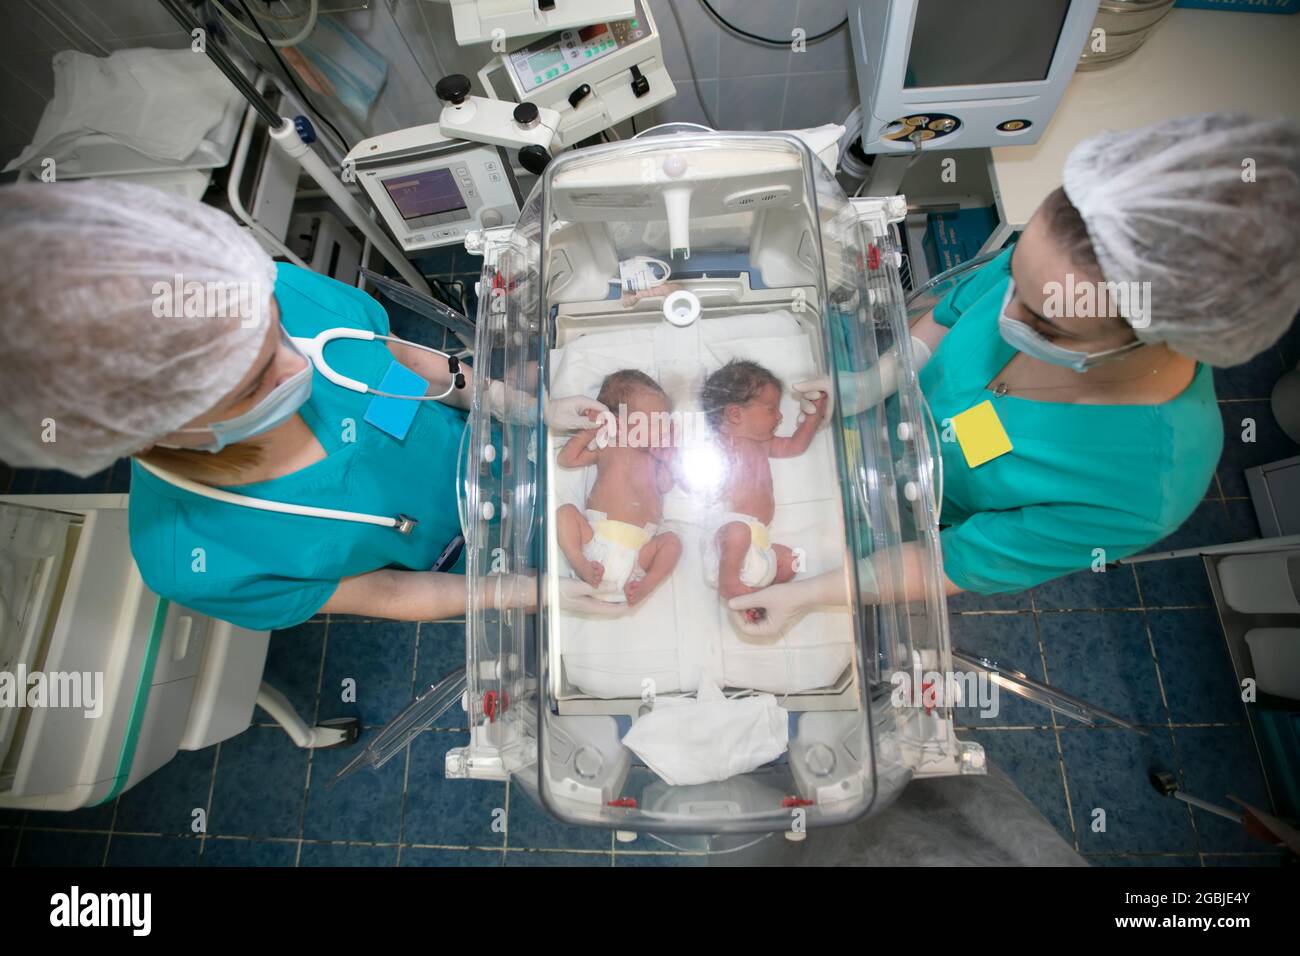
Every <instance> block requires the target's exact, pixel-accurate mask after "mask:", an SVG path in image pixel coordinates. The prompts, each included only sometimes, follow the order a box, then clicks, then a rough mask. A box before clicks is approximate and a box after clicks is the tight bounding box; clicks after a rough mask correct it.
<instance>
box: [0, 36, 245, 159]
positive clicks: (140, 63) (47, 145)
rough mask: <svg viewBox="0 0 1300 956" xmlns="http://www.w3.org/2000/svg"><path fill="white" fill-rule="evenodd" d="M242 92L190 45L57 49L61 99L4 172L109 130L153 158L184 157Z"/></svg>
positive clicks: (56, 155) (58, 155)
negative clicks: (104, 52)
mask: <svg viewBox="0 0 1300 956" xmlns="http://www.w3.org/2000/svg"><path fill="white" fill-rule="evenodd" d="M238 95H239V94H238V93H237V92H236V91H235V89H234V87H232V86H231V85H230V81H229V80H227V79H226V78H225V77H224V76H222V74H221V71H220V70H218V69H217V68H216V67H215V66H213V65H212V64H211V63H209V62H208V58H207V57H206V56H203V55H202V54H199V53H192V52H190V51H189V50H154V49H137V50H118V51H117V52H115V53H111V54H109V55H108V56H107V57H95V56H90V55H89V54H86V53H78V52H77V51H75V50H64V51H62V52H60V53H56V54H54V98H53V99H51V100H50V102H49V103H48V104H46V107H45V113H44V114H43V115H42V116H41V122H40V124H39V125H38V126H37V127H36V133H35V135H34V136H33V137H32V142H31V145H29V146H28V147H27V148H26V149H25V150H23V151H22V153H21V154H20V155H19V156H18V158H17V159H15V160H13V161H11V162H10V163H9V165H7V166H6V167H5V170H4V171H5V172H10V171H11V170H14V169H18V168H20V167H23V166H26V165H27V164H28V163H30V162H31V161H32V160H37V159H39V160H43V159H45V158H47V157H49V158H52V159H54V160H56V161H58V160H62V159H66V158H67V157H68V156H69V155H71V153H72V152H73V150H74V148H75V145H76V143H77V141H78V140H80V139H81V138H82V137H83V136H85V135H86V134H88V133H103V134H104V135H106V136H111V137H112V138H113V139H115V140H117V142H119V143H121V144H122V145H123V146H127V147H129V148H131V149H133V150H135V151H136V152H138V153H142V154H144V155H145V156H148V157H150V158H152V159H157V160H163V161H167V162H180V161H181V160H183V159H185V158H186V157H188V156H189V155H190V154H191V153H193V152H194V151H195V150H196V149H198V147H199V145H200V144H201V143H202V142H203V138H204V136H205V135H206V134H207V132H208V131H209V130H211V129H212V128H213V127H214V126H216V125H217V124H218V123H219V122H221V117H222V115H223V114H224V113H225V110H226V107H227V105H228V104H229V103H230V101H231V99H232V98H233V97H236V96H238Z"/></svg>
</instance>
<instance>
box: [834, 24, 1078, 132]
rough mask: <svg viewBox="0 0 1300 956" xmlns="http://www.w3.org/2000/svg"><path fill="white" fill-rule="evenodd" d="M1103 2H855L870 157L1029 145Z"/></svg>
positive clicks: (856, 40)
mask: <svg viewBox="0 0 1300 956" xmlns="http://www.w3.org/2000/svg"><path fill="white" fill-rule="evenodd" d="M1098 2H1099V0H849V4H848V14H849V32H850V34H851V36H852V38H853V56H854V59H855V60H856V64H857V73H858V89H859V93H860V95H861V99H862V114H863V121H862V148H863V151H864V152H868V153H886V154H888V153H910V152H913V151H914V150H915V149H916V146H917V145H918V144H919V145H920V146H921V147H922V148H924V149H969V148H972V147H991V146H1014V145H1028V144H1030V143H1034V142H1037V141H1038V137H1039V136H1040V135H1041V134H1042V132H1043V130H1044V129H1046V127H1047V123H1048V121H1049V120H1050V119H1051V118H1052V114H1053V113H1054V112H1055V111H1056V107H1057V104H1058V103H1060V101H1061V97H1062V95H1063V94H1064V93H1065V87H1066V84H1067V83H1069V81H1070V77H1071V76H1073V75H1074V69H1075V66H1076V65H1077V63H1078V60H1079V53H1080V51H1081V50H1082V49H1083V46H1084V43H1085V42H1086V41H1087V39H1088V31H1089V30H1090V29H1091V27H1092V22H1093V18H1094V17H1095V16H1096V14H1097V5H1098Z"/></svg>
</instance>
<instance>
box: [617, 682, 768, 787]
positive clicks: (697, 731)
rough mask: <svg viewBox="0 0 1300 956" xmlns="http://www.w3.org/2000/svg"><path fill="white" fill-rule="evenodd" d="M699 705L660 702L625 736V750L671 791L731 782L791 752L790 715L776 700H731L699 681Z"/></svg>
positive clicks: (712, 685)
mask: <svg viewBox="0 0 1300 956" xmlns="http://www.w3.org/2000/svg"><path fill="white" fill-rule="evenodd" d="M699 686H700V689H699V692H698V693H697V694H696V697H695V699H694V700H691V699H689V698H682V697H660V698H657V699H656V700H655V706H654V710H652V711H650V713H648V714H646V715H645V716H644V717H642V718H640V719H639V720H638V721H637V722H636V723H635V724H633V725H632V729H631V730H629V731H628V732H627V733H626V734H624V735H623V746H625V747H627V748H628V749H629V750H631V751H632V752H633V753H634V754H636V755H637V756H638V757H640V758H641V759H642V760H644V761H645V764H646V766H647V767H649V768H650V769H651V770H653V771H654V772H655V773H656V774H658V775H659V777H660V778H662V779H663V781H664V782H665V783H667V784H669V785H670V786H674V787H685V786H691V785H692V784H697V783H713V782H714V781H717V780H727V779H728V778H730V777H734V776H736V775H737V774H742V773H748V772H749V771H751V770H755V769H757V768H758V767H761V766H763V764H765V763H769V762H771V761H773V760H775V759H777V758H778V757H780V756H781V754H783V753H785V752H786V749H787V748H788V747H789V745H790V719H789V712H788V711H786V710H785V709H784V708H783V707H779V706H778V705H777V703H776V698H775V697H773V696H772V695H771V694H754V695H753V696H751V697H739V698H736V699H733V700H728V699H727V698H726V697H724V696H723V694H722V691H721V690H720V689H719V688H718V685H717V684H716V683H715V682H714V681H713V679H712V678H711V677H709V676H707V675H701V676H700V683H699Z"/></svg>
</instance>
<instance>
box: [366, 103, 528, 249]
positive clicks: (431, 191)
mask: <svg viewBox="0 0 1300 956" xmlns="http://www.w3.org/2000/svg"><path fill="white" fill-rule="evenodd" d="M349 163H351V164H352V167H353V174H354V175H355V177H356V180H357V181H358V182H359V183H360V184H361V186H362V188H363V189H365V191H366V195H367V196H369V198H370V201H371V202H372V203H374V205H375V208H376V209H378V210H379V212H380V214H381V215H382V216H383V217H384V222H385V223H386V224H387V225H388V228H389V229H390V230H391V231H392V233H393V235H394V236H395V237H396V239H397V241H398V242H399V243H400V244H401V246H402V248H403V249H404V250H406V251H407V252H412V251H415V250H419V249H430V248H435V247H438V246H447V245H453V244H456V243H460V242H463V241H464V240H465V236H466V235H467V234H468V233H469V232H471V231H473V230H475V229H490V228H493V227H495V226H502V225H509V224H510V223H512V222H514V221H515V219H516V218H518V216H519V206H520V202H521V197H520V194H519V187H518V185H517V184H516V183H515V179H514V173H513V171H512V169H511V166H510V162H509V160H508V159H507V157H506V154H505V151H504V150H503V149H501V148H500V147H497V146H489V145H486V144H482V143H468V142H465V141H463V140H452V139H447V138H445V137H443V136H442V135H441V134H440V133H439V132H438V126H437V125H436V124H434V125H430V126H425V127H419V126H417V127H413V128H411V129H405V130H397V131H396V132H393V133H386V134H384V135H383V136H376V137H374V138H373V139H368V140H365V141H363V142H361V143H359V144H358V145H357V146H356V148H355V149H353V150H352V152H351V153H349V154H348V156H347V157H346V159H345V160H344V166H345V169H346V167H347V166H348V164H349Z"/></svg>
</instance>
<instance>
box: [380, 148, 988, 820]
mask: <svg viewBox="0 0 1300 956" xmlns="http://www.w3.org/2000/svg"><path fill="white" fill-rule="evenodd" d="M656 134H657V135H656ZM905 212H906V209H905V204H904V202H903V201H902V198H901V197H889V198H871V199H855V200H850V199H848V198H847V197H846V196H845V195H844V193H843V191H842V190H841V189H840V187H839V186H838V184H837V183H836V181H835V179H834V177H833V176H832V175H831V174H830V172H829V171H828V170H827V169H826V168H825V166H824V165H823V164H822V163H821V162H820V161H819V160H818V159H817V157H816V156H815V155H814V154H813V153H812V152H811V151H810V150H809V148H808V147H807V146H806V145H805V144H804V143H803V141H801V140H800V139H798V138H796V137H795V136H792V135H787V134H772V133H762V134H759V133H752V134H751V133H715V132H702V131H695V130H690V129H686V128H677V129H670V130H669V131H668V132H662V131H660V130H656V131H653V134H652V135H645V134H643V135H642V136H641V137H638V138H636V139H633V140H630V141H624V142H619V143H613V144H610V145H606V146H599V147H594V148H590V149H584V150H580V151H576V152H572V153H567V154H563V155H561V156H559V157H558V158H557V159H555V160H554V161H553V162H551V163H550V165H549V166H548V167H547V169H546V170H545V173H544V175H543V176H542V178H541V180H540V181H539V183H538V185H537V187H536V188H535V189H534V190H533V192H532V194H531V196H530V198H529V199H528V201H527V203H526V205H525V207H524V209H523V211H522V213H521V215H520V217H519V220H518V222H517V223H516V224H515V225H514V226H512V227H505V228H500V229H493V230H487V231H485V232H484V233H482V234H480V235H479V236H478V237H476V239H475V240H474V242H475V244H476V246H477V248H476V249H475V251H481V252H482V253H483V255H484V269H483V274H482V281H481V288H480V295H479V312H478V317H477V338H476V342H475V349H474V359H473V362H474V371H475V378H474V396H473V411H472V413H471V417H470V426H469V428H468V430H467V432H466V436H467V437H466V439H465V442H466V445H467V448H466V449H465V451H464V453H463V454H462V456H461V468H462V469H463V474H462V475H461V476H460V484H461V486H462V489H463V496H462V497H463V500H462V522H463V524H464V526H465V532H466V541H467V544H466V548H467V558H466V561H467V575H468V589H469V611H468V612H467V615H466V626H467V643H468V647H467V660H466V669H465V673H464V675H454V676H449V678H448V679H447V680H446V681H444V682H443V684H442V685H438V686H435V687H432V688H430V689H429V691H428V692H426V694H425V695H423V696H422V697H421V698H419V699H417V701H416V702H415V703H414V704H413V705H412V706H411V708H409V709H408V711H406V712H405V713H404V714H403V715H401V717H399V719H398V720H397V721H396V722H394V724H392V725H390V726H389V728H387V729H386V730H385V731H384V733H383V734H381V735H380V737H379V739H378V740H377V741H376V742H375V743H374V744H372V745H371V748H369V750H368V753H367V755H363V756H364V757H365V759H366V760H369V761H370V762H372V763H373V762H382V761H383V760H384V759H386V756H387V755H391V753H393V752H395V751H396V750H397V749H398V748H399V747H401V746H404V745H405V744H406V743H407V742H408V741H409V740H410V738H411V737H412V736H413V735H414V734H415V733H418V732H419V731H420V730H421V729H423V728H424V727H427V726H428V725H429V724H430V723H431V722H432V720H433V719H434V716H435V715H436V714H437V713H440V712H441V711H442V710H444V709H445V708H446V707H448V706H451V705H454V704H455V703H459V704H461V706H463V707H464V708H465V710H466V720H467V723H468V725H469V726H470V728H471V730H470V738H469V743H468V745H467V746H465V747H462V748H459V749H454V750H452V751H450V752H449V753H448V754H447V758H446V766H445V768H427V770H426V772H437V771H438V770H444V771H445V773H446V774H447V776H448V777H451V778H478V779H497V780H501V779H506V778H507V777H509V778H511V779H513V780H514V781H515V782H517V783H518V784H520V785H521V786H522V787H523V788H524V789H525V790H527V791H528V792H529V793H530V794H531V795H533V796H534V797H535V798H536V799H537V800H538V801H539V802H540V803H541V804H542V806H544V807H545V808H546V809H547V810H549V811H550V812H551V813H552V814H553V815H555V816H556V817H558V818H560V819H561V820H564V821H566V822H568V823H573V824H584V825H591V826H600V827H606V828H611V829H615V830H618V831H620V832H621V833H622V834H623V835H624V836H626V835H627V834H630V833H635V832H647V833H663V834H670V833H674V832H677V833H683V832H685V833H707V834H719V833H737V832H762V831H768V832H780V831H784V832H786V833H789V834H795V835H797V834H798V833H800V832H802V831H803V830H804V829H805V828H808V827H813V826H818V825H827V824H836V823H844V822H848V821H851V820H853V819H856V818H858V817H861V816H862V815H864V814H867V813H872V812H876V811H879V810H880V809H882V808H883V807H885V806H886V805H888V804H889V802H890V801H891V800H892V799H893V798H894V797H895V796H896V795H897V794H898V793H899V792H900V791H901V790H902V788H903V787H905V786H906V785H907V784H908V782H909V781H911V780H912V779H915V778H920V777H928V776H940V775H950V774H959V773H979V772H982V771H983V767H984V758H983V752H982V750H981V748H980V747H979V746H978V745H976V744H972V743H966V742H962V741H959V740H957V738H956V736H955V734H954V729H953V720H952V710H951V707H952V704H953V701H952V700H951V699H948V698H947V697H946V696H945V695H942V694H941V695H938V696H936V695H934V694H933V693H932V692H930V691H931V690H932V685H933V683H934V682H935V681H938V680H941V678H940V677H939V675H943V674H949V673H951V671H952V664H951V659H950V657H951V652H950V648H949V640H948V629H947V617H946V610H945V603H944V598H943V592H942V583H941V582H942V580H943V576H942V572H941V566H940V557H939V541H938V515H937V509H936V505H935V501H936V500H937V498H938V494H937V491H938V489H937V488H936V487H935V485H936V484H937V482H938V481H939V480H940V479H939V476H938V475H937V474H936V473H935V472H934V470H933V467H932V464H931V463H932V461H933V457H932V455H933V449H935V448H936V447H937V446H936V442H937V440H938V437H939V436H938V435H937V433H936V431H935V427H934V423H933V421H931V420H930V418H929V415H928V410H927V409H926V406H925V403H924V401H923V399H922V398H921V395H920V392H919V389H918V385H917V379H916V374H915V371H914V369H913V367H912V364H911V357H910V354H911V353H910V351H909V350H908V346H907V342H908V338H909V336H908V333H907V314H906V308H905V305H904V299H903V289H902V284H901V281H900V256H899V252H898V245H897V242H896V234H895V231H894V224H895V223H897V222H899V221H901V219H902V217H903V215H904V214H905ZM891 349H896V351H897V370H898V371H897V381H898V387H897V392H896V394H894V395H893V396H892V397H890V398H889V399H888V400H887V401H883V402H879V403H877V404H875V405H874V406H873V407H870V408H868V409H867V410H866V411H865V412H861V413H858V414H849V415H846V414H845V412H846V411H848V412H853V411H855V410H856V408H855V407H854V403H853V402H851V401H850V402H847V403H846V402H844V401H842V400H841V399H842V398H843V397H844V396H840V395H837V394H835V391H836V390H835V388H834V387H833V388H832V389H831V398H832V401H831V402H830V407H829V409H828V411H829V415H828V420H827V421H826V422H825V423H824V424H823V425H822V426H821V427H819V428H818V429H817V430H816V432H815V434H813V436H812V439H811V442H810V443H809V444H808V445H807V448H806V450H804V451H802V453H800V454H796V455H792V456H790V457H784V458H773V459H772V460H771V461H770V466H771V490H772V496H773V499H774V501H775V510H774V516H773V518H772V520H771V522H770V525H769V526H768V527H766V528H763V527H762V525H761V524H756V525H755V526H754V527H753V528H752V529H751V534H752V538H753V541H754V543H756V544H757V543H762V544H764V545H770V546H773V547H774V546H775V545H778V544H779V545H781V546H783V547H784V548H787V549H789V554H790V556H791V561H792V565H793V572H794V575H795V580H796V581H798V580H801V579H806V578H809V577H811V576H815V575H820V574H824V573H827V572H832V573H834V572H837V571H838V572H839V573H841V574H842V575H843V577H844V591H845V597H844V603H843V604H841V605H838V606H836V605H833V604H830V605H819V606H814V607H808V608H806V609H803V610H802V612H801V613H800V614H798V615H797V616H794V617H792V618H791V619H790V620H789V621H788V622H786V625H785V627H784V629H783V630H782V631H781V632H780V633H779V634H776V635H766V636H758V635H755V634H753V633H748V632H747V631H746V629H745V627H744V621H745V616H744V613H743V612H738V611H733V610H730V609H729V608H728V606H727V604H726V602H725V600H724V599H723V597H722V596H721V595H720V592H719V589H718V586H717V584H716V579H717V568H716V567H710V566H709V564H710V562H713V561H716V560H717V557H716V552H717V548H716V541H715V540H714V535H715V534H716V532H717V527H718V523H719V520H720V519H721V518H722V517H723V515H724V513H725V512H726V511H728V509H727V508H726V506H725V487H726V486H727V482H728V480H729V478H730V477H733V476H728V475H727V474H726V467H727V465H726V462H727V459H726V458H725V457H724V456H720V455H719V454H718V452H717V437H718V436H717V435H716V434H715V433H714V432H715V429H714V427H713V425H711V424H710V422H709V420H708V416H707V415H705V414H704V409H703V408H702V405H701V388H702V386H703V384H704V381H705V379H706V377H707V376H709V375H710V374H711V373H713V372H715V371H716V370H718V369H719V368H721V367H722V366H724V365H726V364H727V363H728V362H731V361H733V360H747V361H749V362H753V363H756V364H757V365H758V366H761V367H762V368H763V369H766V370H767V371H769V372H770V373H771V374H772V375H773V376H775V378H776V379H778V380H779V381H780V383H781V393H780V394H781V398H780V412H781V416H782V423H781V424H780V426H779V427H778V428H777V429H776V434H777V435H778V436H790V435H791V434H792V433H794V432H795V430H796V428H797V427H799V419H800V403H799V396H798V395H796V394H795V393H794V392H793V391H792V386H793V385H794V384H795V383H800V382H806V381H809V380H813V379H817V378H819V377H823V376H829V377H830V381H831V382H832V383H836V382H838V383H847V381H848V380H849V379H853V380H855V381H856V382H857V385H856V387H857V388H861V382H862V377H861V373H863V372H867V373H868V374H871V372H870V370H873V369H876V368H877V367H878V362H879V359H880V357H881V356H882V355H883V354H885V353H887V352H889V351H890V350H891ZM887 364H888V363H887ZM626 369H634V370H637V371H639V372H642V373H644V374H645V375H647V376H649V377H650V378H651V379H653V381H654V382H655V383H657V384H658V386H659V387H660V388H661V389H662V392H663V394H664V395H665V396H666V397H667V400H668V402H669V403H670V406H671V414H670V416H669V419H668V420H669V421H670V423H671V424H670V426H669V427H667V428H664V429H663V430H662V435H661V436H660V444H662V445H665V446H671V448H672V452H671V456H672V458H673V460H674V461H675V465H674V469H675V470H674V472H673V474H674V475H675V479H674V480H672V481H671V482H670V484H671V490H668V491H667V492H665V493H664V494H663V498H662V519H661V521H660V522H658V524H657V528H656V529H655V530H656V531H660V532H661V531H671V532H672V533H673V534H674V535H676V537H677V539H678V540H679V541H680V545H681V548H680V556H679V557H678V558H677V559H676V563H675V565H674V566H673V567H672V570H671V571H670V572H669V573H668V575H667V576H666V577H665V578H664V579H663V580H662V581H661V582H659V583H658V584H657V586H656V587H654V588H653V589H652V590H651V591H650V592H649V593H648V594H647V595H645V596H644V597H643V599H640V600H638V601H636V602H635V603H634V604H633V605H631V606H629V605H628V603H627V602H626V601H625V600H624V601H621V602H620V598H619V596H618V595H615V596H614V598H613V600H612V601H611V600H610V597H609V595H608V594H606V595H604V596H603V597H604V606H600V604H601V597H600V596H593V595H592V593H591V589H590V588H589V587H585V586H584V585H583V584H582V582H581V581H579V580H578V578H577V577H576V576H575V570H574V568H573V567H572V566H571V565H570V563H569V561H568V560H567V559H566V557H565V553H564V551H563V550H562V549H561V547H560V542H559V538H558V536H557V525H558V523H559V522H558V521H557V514H558V513H559V512H560V510H561V509H562V508H563V507H564V506H566V505H573V506H574V507H575V508H576V509H577V510H578V511H579V512H581V511H583V509H584V508H586V506H587V500H588V497H589V495H590V493H591V488H592V485H593V482H594V480H595V477H596V472H597V468H596V466H593V465H588V466H584V467H564V466H562V465H561V463H560V461H559V454H560V452H561V450H562V449H563V448H564V446H565V445H566V443H567V442H569V441H570V440H571V439H572V436H573V435H574V432H572V431H568V430H563V429H561V428H560V427H558V424H557V421H556V420H555V418H554V416H552V415H550V414H549V413H548V408H550V407H551V406H552V405H553V404H554V403H556V402H557V400H562V399H565V398H569V397H573V396H585V397H586V398H588V399H594V398H595V397H596V396H597V394H598V393H599V391H600V388H601V384H602V382H603V381H604V380H605V379H606V377H607V376H609V375H610V374H611V373H614V372H617V371H620V370H626ZM842 387H847V385H844V386H842ZM614 412H616V410H615V409H611V413H614ZM623 427H624V426H620V429H622V428H623ZM652 428H653V426H652ZM623 434H624V432H623V431H622V430H620V431H619V432H618V435H620V436H621V435H623ZM609 435H610V436H612V435H614V432H613V431H611V432H609ZM664 436H668V437H667V438H666V439H665V438H664ZM602 440H603V439H602ZM760 538H762V539H764V540H762V541H761V542H760V541H759V539H760ZM639 540H640V539H638V541H639ZM906 542H911V543H913V547H912V548H911V549H910V551H911V553H912V554H913V555H916V554H920V555H921V556H922V557H921V560H920V561H919V562H917V561H915V560H913V561H910V562H908V565H907V567H906V568H904V566H903V564H902V562H898V561H894V562H888V561H886V562H885V563H884V564H883V571H882V570H881V569H882V564H881V562H879V561H877V562H876V568H877V577H878V578H883V580H878V581H876V582H874V587H875V588H877V589H879V590H881V591H884V592H887V593H896V594H902V593H903V592H904V585H905V583H906V585H907V587H906V591H907V595H908V596H909V597H912V598H914V599H913V600H911V601H888V602H882V603H876V602H874V600H869V601H867V602H866V603H864V602H863V601H862V600H861V597H862V595H863V594H864V593H874V592H873V591H870V589H869V588H868V586H867V583H866V582H865V581H863V580H860V577H859V575H860V573H861V571H860V561H861V559H864V558H867V557H869V556H871V555H873V554H881V553H892V552H891V549H893V550H896V549H898V548H899V547H900V546H901V545H903V544H904V543H906ZM711 544H713V545H714V547H712V548H711V547H710V545H711ZM905 571H906V573H907V574H908V575H909V576H910V580H908V581H907V582H904V573H905ZM534 591H535V593H536V610H535V611H534V610H532V609H531V607H529V608H527V609H525V607H522V606H518V607H512V606H504V605H510V604H523V605H530V604H531V599H532V594H533V592H534ZM521 593H522V594H524V595H525V597H526V598H527V599H528V600H525V601H520V600H518V598H519V595H520V594H521ZM502 595H507V596H509V598H510V599H509V600H502ZM762 614H763V612H758V614H757V615H755V617H756V618H758V619H761V617H762ZM385 748H387V750H385ZM361 760H362V758H358V761H361ZM413 769H414V768H413Z"/></svg>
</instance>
